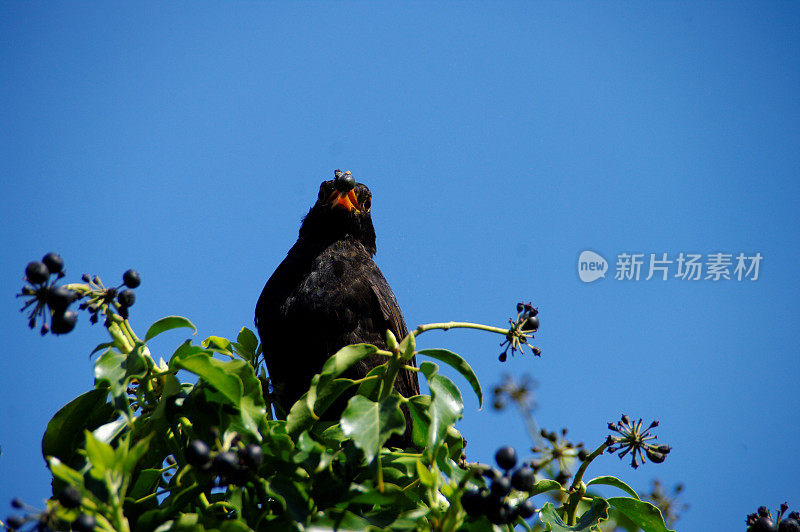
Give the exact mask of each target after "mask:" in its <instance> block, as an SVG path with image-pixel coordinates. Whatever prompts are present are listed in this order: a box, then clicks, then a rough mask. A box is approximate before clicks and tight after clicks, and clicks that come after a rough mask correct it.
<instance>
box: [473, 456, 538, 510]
mask: <svg viewBox="0 0 800 532" xmlns="http://www.w3.org/2000/svg"><path fill="white" fill-rule="evenodd" d="M494 458H495V461H496V462H497V465H498V466H499V467H500V469H502V470H503V471H504V472H505V473H501V472H500V471H498V470H497V469H493V468H489V467H487V468H486V469H485V470H484V471H483V475H484V476H485V477H486V478H487V479H488V480H490V483H489V488H488V489H486V488H481V489H480V490H467V491H465V492H464V494H463V495H462V496H461V506H463V507H464V511H465V512H467V515H470V516H472V517H480V516H486V518H487V519H488V520H489V522H491V523H493V524H496V525H502V524H508V523H513V522H514V521H516V520H517V517H522V518H523V519H527V518H529V517H531V516H532V515H533V514H534V513H535V512H536V508H534V506H533V503H532V502H531V500H530V499H527V498H526V499H524V500H520V498H519V497H514V500H517V501H520V502H516V503H514V502H512V501H511V500H510V497H509V495H510V494H511V491H512V489H514V490H516V491H518V492H522V493H526V492H529V491H530V490H531V488H533V483H534V480H535V479H534V473H533V470H532V469H531V468H530V467H528V466H526V465H523V466H521V467H519V468H518V469H516V470H515V471H513V472H512V471H511V470H512V469H513V468H514V466H516V465H517V453H516V451H515V450H514V448H513V447H501V448H500V449H498V451H497V453H496V454H495V456H494Z"/></svg>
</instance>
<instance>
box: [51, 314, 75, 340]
mask: <svg viewBox="0 0 800 532" xmlns="http://www.w3.org/2000/svg"><path fill="white" fill-rule="evenodd" d="M77 321H78V313H77V312H75V311H74V310H67V311H65V312H64V313H63V314H58V313H56V314H53V326H52V331H53V334H67V333H68V332H70V331H71V330H72V329H74V328H75V323H77Z"/></svg>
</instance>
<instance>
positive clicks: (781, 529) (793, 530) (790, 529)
mask: <svg viewBox="0 0 800 532" xmlns="http://www.w3.org/2000/svg"><path fill="white" fill-rule="evenodd" d="M778 532H800V523H798V522H797V521H795V520H794V519H792V518H789V519H784V520H783V521H781V524H779V525H778Z"/></svg>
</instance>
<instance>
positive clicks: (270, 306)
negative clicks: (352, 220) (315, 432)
mask: <svg viewBox="0 0 800 532" xmlns="http://www.w3.org/2000/svg"><path fill="white" fill-rule="evenodd" d="M294 251H295V249H294V248H293V250H291V251H290V252H289V255H288V256H287V257H286V259H285V260H284V261H283V263H281V265H280V266H279V267H278V269H277V270H276V271H275V273H274V274H273V275H272V277H271V278H270V279H269V281H268V282H267V285H266V286H265V287H264V291H263V292H262V294H261V298H260V299H259V302H258V306H257V309H256V315H257V322H258V323H257V326H258V329H259V333H260V335H261V339H262V344H263V349H264V356H265V359H266V362H267V368H268V369H269V373H270V379H271V381H272V382H273V383H275V384H276V388H275V390H274V393H275V395H276V398H277V399H278V402H279V404H280V406H281V407H282V408H283V410H284V411H285V412H288V410H289V409H290V408H291V405H292V404H293V403H294V402H295V401H296V400H297V399H299V398H300V397H301V396H302V394H303V393H305V392H306V391H307V390H308V386H309V384H310V382H311V378H312V377H313V376H314V374H316V373H319V371H320V369H321V368H322V365H323V364H324V363H325V361H326V360H327V359H328V357H329V356H331V355H332V354H334V353H335V352H336V351H338V350H339V349H340V348H342V347H344V346H346V345H349V344H353V343H362V342H363V343H372V344H375V345H378V346H379V347H385V337H384V334H385V331H386V330H387V329H395V328H397V327H392V324H390V323H389V320H387V319H386V317H385V316H384V314H383V313H382V312H381V301H379V299H380V295H379V294H376V291H375V288H374V285H375V283H376V282H377V283H378V284H379V285H380V286H384V285H385V287H386V289H387V290H388V284H386V281H385V279H384V278H383V275H382V274H381V272H380V270H379V269H378V267H377V265H376V264H375V263H374V262H373V260H372V257H371V254H370V253H369V252H368V251H367V250H366V249H365V248H364V246H362V245H361V244H359V243H357V242H353V241H336V242H334V243H333V244H331V245H329V246H328V247H325V248H324V249H322V250H320V251H319V252H318V253H315V254H301V253H295V252H294ZM378 292H380V290H379V291H378ZM388 294H389V297H390V298H391V301H390V302H389V304H393V305H394V306H395V307H396V306H397V303H396V302H395V301H394V296H393V295H391V290H388ZM397 311H398V314H399V308H398V309H397ZM400 320H401V322H402V317H401V318H400ZM402 329H403V330H395V331H393V332H394V333H395V334H396V335H398V336H402V335H403V334H405V330H404V329H405V326H404V324H403V326H402ZM381 331H382V332H381ZM380 362H382V361H381V360H379V359H378V358H377V357H376V358H374V359H373V360H366V361H363V362H361V363H359V364H358V365H356V366H355V367H353V368H351V370H350V371H349V372H348V374H346V375H345V376H346V377H348V378H359V377H363V376H364V375H366V374H367V372H368V371H369V370H370V368H372V367H374V365H376V364H377V363H380ZM340 408H341V405H339V408H335V409H334V411H333V412H331V414H332V415H336V414H337V412H335V410H338V409H340Z"/></svg>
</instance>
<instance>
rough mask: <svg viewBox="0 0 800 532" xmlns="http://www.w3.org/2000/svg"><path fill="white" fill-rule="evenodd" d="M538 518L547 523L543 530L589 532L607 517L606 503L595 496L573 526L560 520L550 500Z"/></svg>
mask: <svg viewBox="0 0 800 532" xmlns="http://www.w3.org/2000/svg"><path fill="white" fill-rule="evenodd" d="M539 519H540V520H541V521H542V523H545V525H547V528H545V530H551V531H552V532H591V530H592V529H593V528H594V527H596V526H597V525H599V524H600V522H601V521H603V520H605V519H608V503H607V502H606V501H605V500H604V499H601V498H600V497H595V499H594V500H593V501H592V506H591V508H589V509H588V510H586V512H585V513H584V514H583V515H582V516H581V517H580V519H578V522H577V523H575V526H569V525H567V524H566V523H565V522H564V521H562V519H561V517H560V516H559V515H558V513H557V512H556V508H555V506H553V503H552V502H548V503H546V504H545V505H544V506H543V507H542V509H541V511H540V512H539Z"/></svg>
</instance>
